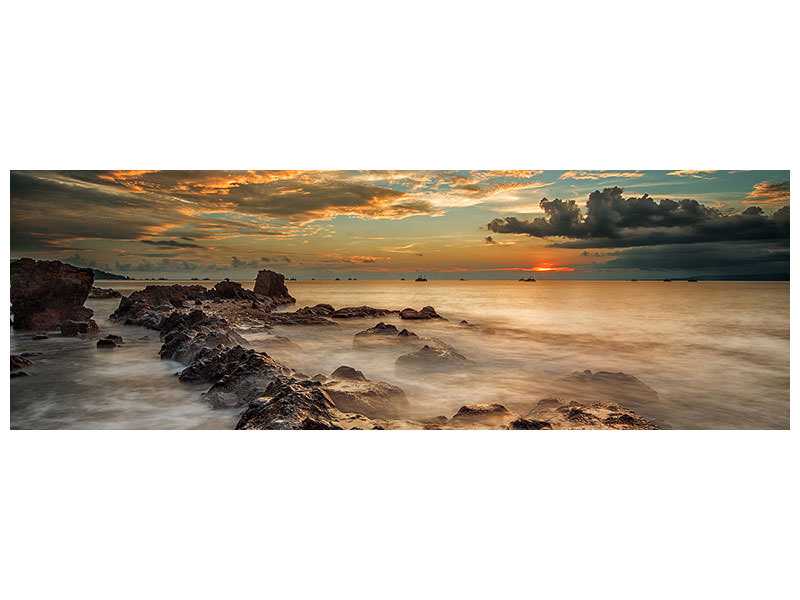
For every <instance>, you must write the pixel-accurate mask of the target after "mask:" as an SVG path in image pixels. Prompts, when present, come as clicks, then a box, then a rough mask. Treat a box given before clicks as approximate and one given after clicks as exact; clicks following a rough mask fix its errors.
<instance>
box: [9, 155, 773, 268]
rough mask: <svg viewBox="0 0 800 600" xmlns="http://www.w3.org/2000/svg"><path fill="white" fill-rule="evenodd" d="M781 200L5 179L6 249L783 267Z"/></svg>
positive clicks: (415, 184) (645, 177) (356, 183)
mask: <svg viewBox="0 0 800 600" xmlns="http://www.w3.org/2000/svg"><path fill="white" fill-rule="evenodd" d="M788 206H789V172H788V171H680V170H678V171H627V170H618V171H577V170H576V171H12V172H11V257H12V258H20V257H23V256H30V257H33V258H39V259H59V260H62V261H65V262H69V263H71V264H75V265H78V266H86V267H95V268H99V269H103V270H107V271H112V272H115V273H119V274H123V275H129V276H131V277H134V278H148V277H162V276H163V277H169V278H180V279H189V278H191V277H211V278H220V277H231V278H242V279H252V278H253V277H254V275H255V272H256V271H257V270H258V269H260V268H272V269H274V270H277V271H280V272H282V273H284V274H286V275H287V276H295V277H298V278H308V277H316V278H333V277H358V278H364V279H367V278H396V277H401V276H408V275H416V274H424V275H426V276H427V277H429V278H439V279H444V278H450V279H457V278H459V277H464V278H466V279H498V278H499V279H506V278H515V279H516V278H519V277H523V276H525V277H527V276H528V275H530V274H534V275H535V276H536V277H537V278H542V279H544V278H558V279H569V278H573V279H629V278H631V277H637V278H642V279H646V278H660V277H667V276H670V277H679V276H689V275H698V276H704V275H706V276H724V275H732V276H733V275H763V274H784V275H786V276H788V270H789V214H788V213H789V209H788ZM784 207H785V208H784Z"/></svg>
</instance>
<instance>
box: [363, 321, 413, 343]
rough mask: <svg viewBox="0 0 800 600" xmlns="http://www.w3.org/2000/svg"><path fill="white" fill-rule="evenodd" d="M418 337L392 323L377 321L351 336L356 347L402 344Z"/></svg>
mask: <svg viewBox="0 0 800 600" xmlns="http://www.w3.org/2000/svg"><path fill="white" fill-rule="evenodd" d="M418 339H419V338H418V337H417V334H415V333H412V332H410V331H409V330H408V329H403V331H398V330H397V327H395V326H394V325H391V324H386V323H378V324H377V325H375V327H370V328H369V329H365V330H364V331H359V332H358V333H356V334H355V335H354V336H353V346H354V347H356V348H358V347H375V346H385V345H392V344H404V343H407V342H410V341H415V340H418Z"/></svg>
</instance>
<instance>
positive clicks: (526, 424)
mask: <svg viewBox="0 0 800 600" xmlns="http://www.w3.org/2000/svg"><path fill="white" fill-rule="evenodd" d="M508 428H509V429H552V427H551V426H550V423H549V422H548V421H539V420H537V419H524V418H522V417H520V418H519V419H516V420H515V421H511V423H509V424H508Z"/></svg>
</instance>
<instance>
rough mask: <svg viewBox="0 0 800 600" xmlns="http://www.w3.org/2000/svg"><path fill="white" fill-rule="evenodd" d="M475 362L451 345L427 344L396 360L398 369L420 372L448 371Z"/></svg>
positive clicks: (465, 366)
mask: <svg viewBox="0 0 800 600" xmlns="http://www.w3.org/2000/svg"><path fill="white" fill-rule="evenodd" d="M474 365H475V363H474V362H473V361H471V360H469V359H468V358H467V357H465V356H464V355H462V354H459V353H458V352H456V351H455V350H453V349H452V348H451V347H447V346H446V345H445V347H442V346H433V345H431V344H426V345H424V346H423V347H422V348H420V349H419V350H415V351H414V352H409V353H408V354H403V355H402V356H399V357H398V358H397V360H396V361H395V367H396V368H397V369H401V370H406V371H419V372H428V373H433V372H447V371H451V370H453V369H464V368H470V367H472V366H474Z"/></svg>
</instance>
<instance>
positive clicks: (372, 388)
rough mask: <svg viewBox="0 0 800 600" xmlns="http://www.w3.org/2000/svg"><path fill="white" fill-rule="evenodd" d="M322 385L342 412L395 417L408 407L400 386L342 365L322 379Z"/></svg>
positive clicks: (372, 416)
mask: <svg viewBox="0 0 800 600" xmlns="http://www.w3.org/2000/svg"><path fill="white" fill-rule="evenodd" d="M322 387H323V388H324V389H325V391H326V392H328V395H329V396H330V397H331V400H333V402H334V404H335V405H336V408H338V409H339V410H341V411H343V412H348V413H358V414H362V415H365V416H367V417H371V418H381V417H393V416H397V415H398V414H399V413H400V411H401V409H403V408H407V407H408V399H407V398H406V395H405V392H403V390H402V389H400V388H399V387H397V386H396V385H392V384H391V383H387V382H385V381H370V380H369V379H367V378H366V377H364V374H363V373H362V372H361V371H358V370H356V369H354V368H353V367H348V366H346V365H342V366H341V367H339V368H337V369H336V370H335V371H334V372H333V373H331V376H330V377H328V378H325V379H324V383H323V386H322Z"/></svg>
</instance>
